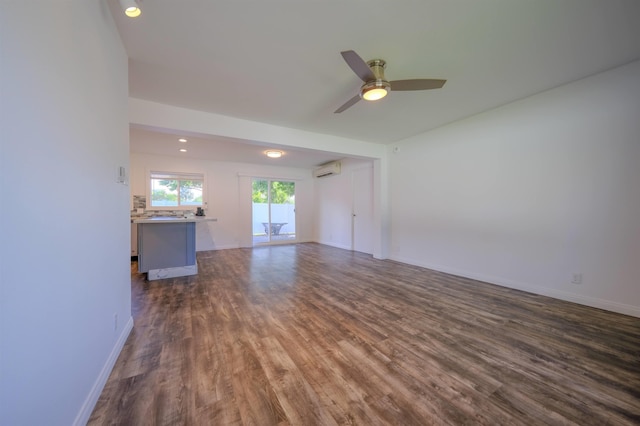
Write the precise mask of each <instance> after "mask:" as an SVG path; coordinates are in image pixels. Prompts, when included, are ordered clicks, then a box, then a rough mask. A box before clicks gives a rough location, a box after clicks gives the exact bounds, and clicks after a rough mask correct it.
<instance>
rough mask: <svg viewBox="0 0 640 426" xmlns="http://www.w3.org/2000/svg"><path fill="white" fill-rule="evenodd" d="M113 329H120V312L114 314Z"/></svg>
mask: <svg viewBox="0 0 640 426" xmlns="http://www.w3.org/2000/svg"><path fill="white" fill-rule="evenodd" d="M113 331H118V313H117V312H116V313H114V314H113Z"/></svg>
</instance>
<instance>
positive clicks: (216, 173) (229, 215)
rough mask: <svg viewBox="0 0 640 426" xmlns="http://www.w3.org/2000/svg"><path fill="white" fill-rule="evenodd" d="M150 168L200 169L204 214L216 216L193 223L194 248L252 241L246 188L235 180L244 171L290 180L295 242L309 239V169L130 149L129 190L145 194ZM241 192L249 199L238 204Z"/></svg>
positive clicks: (311, 218)
mask: <svg viewBox="0 0 640 426" xmlns="http://www.w3.org/2000/svg"><path fill="white" fill-rule="evenodd" d="M150 170H160V171H174V172H198V173H204V174H205V185H206V188H205V192H206V194H205V197H206V202H207V208H206V215H207V216H208V217H212V218H216V219H218V220H217V222H205V223H198V224H197V226H196V250H198V251H202V250H218V249H227V248H237V247H242V246H245V245H246V241H249V242H250V241H251V234H252V229H251V220H250V216H251V187H250V185H249V186H246V188H245V186H244V185H241V183H240V179H241V178H247V177H248V176H251V177H259V178H273V179H283V180H287V179H291V180H294V181H295V183H296V236H297V241H300V242H304V241H312V240H313V239H314V229H313V224H314V220H315V212H314V208H313V206H314V186H313V185H314V182H313V178H312V176H311V171H310V170H306V169H296V168H287V167H275V166H261V165H255V164H247V163H231V162H221V161H210V160H199V159H195V158H189V157H174V156H160V155H151V154H144V153H135V152H132V153H131V191H132V192H131V195H145V194H146V189H147V179H148V172H149V171H150ZM243 196H244V197H245V200H246V201H247V203H248V204H244V203H241V201H242V200H243V199H242V198H241V197H243ZM245 205H246V206H247V208H248V209H249V211H248V212H243V211H242V208H243V207H241V206H245ZM247 213H248V215H247ZM246 217H248V218H249V223H248V224H247V223H246V220H244V219H245V218H246Z"/></svg>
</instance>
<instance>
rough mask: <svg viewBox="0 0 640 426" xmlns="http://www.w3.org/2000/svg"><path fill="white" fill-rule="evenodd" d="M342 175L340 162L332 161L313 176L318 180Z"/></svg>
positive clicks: (318, 169) (315, 171) (314, 172)
mask: <svg viewBox="0 0 640 426" xmlns="http://www.w3.org/2000/svg"><path fill="white" fill-rule="evenodd" d="M339 174H340V162H339V161H332V162H331V163H327V164H323V165H322V166H320V167H318V168H317V169H315V170H314V171H313V176H314V177H317V178H321V177H327V176H332V175H339Z"/></svg>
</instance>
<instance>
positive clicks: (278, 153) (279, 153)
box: [265, 150, 283, 158]
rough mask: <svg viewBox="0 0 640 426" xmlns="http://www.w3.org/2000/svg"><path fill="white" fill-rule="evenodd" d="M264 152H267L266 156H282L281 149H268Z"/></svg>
mask: <svg viewBox="0 0 640 426" xmlns="http://www.w3.org/2000/svg"><path fill="white" fill-rule="evenodd" d="M265 154H267V157H269V158H280V157H282V154H283V152H282V151H275V150H270V151H267V152H265Z"/></svg>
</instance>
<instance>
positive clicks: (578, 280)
mask: <svg viewBox="0 0 640 426" xmlns="http://www.w3.org/2000/svg"><path fill="white" fill-rule="evenodd" d="M571 284H582V274H581V273H579V272H576V273H574V274H573V277H572V278H571Z"/></svg>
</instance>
